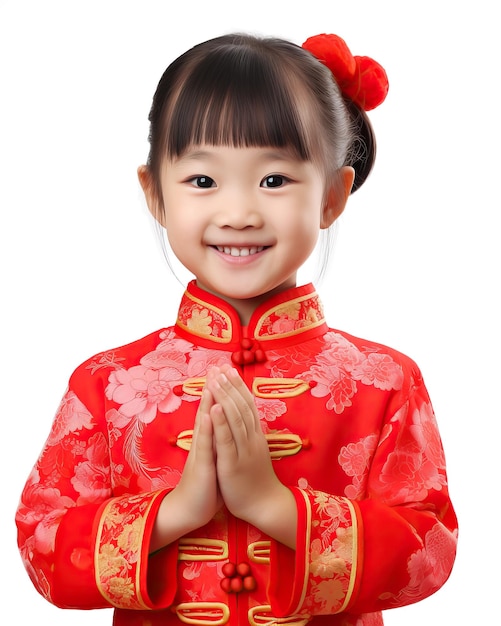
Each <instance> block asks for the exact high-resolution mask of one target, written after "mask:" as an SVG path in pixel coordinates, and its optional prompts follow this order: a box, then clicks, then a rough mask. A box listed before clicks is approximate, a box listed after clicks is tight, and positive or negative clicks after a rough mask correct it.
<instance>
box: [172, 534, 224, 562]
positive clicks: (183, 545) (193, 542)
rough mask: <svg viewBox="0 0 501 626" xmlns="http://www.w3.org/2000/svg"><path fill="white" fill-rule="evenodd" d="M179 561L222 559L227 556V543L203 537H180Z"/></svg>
mask: <svg viewBox="0 0 501 626" xmlns="http://www.w3.org/2000/svg"><path fill="white" fill-rule="evenodd" d="M178 547H179V554H178V560H179V561H223V560H225V559H227V558H228V543H227V542H226V541H221V540H219V539H206V538H204V537H200V538H197V537H181V539H179V541H178Z"/></svg>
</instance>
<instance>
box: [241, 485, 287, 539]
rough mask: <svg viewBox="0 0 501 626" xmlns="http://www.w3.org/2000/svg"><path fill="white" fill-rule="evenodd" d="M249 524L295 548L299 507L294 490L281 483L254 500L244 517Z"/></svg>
mask: <svg viewBox="0 0 501 626" xmlns="http://www.w3.org/2000/svg"><path fill="white" fill-rule="evenodd" d="M241 519H244V520H245V521H246V522H248V523H249V524H252V525H253V526H255V527H256V528H259V529H260V530H261V531H263V532H264V533H266V534H267V535H269V536H270V537H272V538H273V539H276V540H277V541H280V542H281V543H283V544H285V545H286V546H288V547H290V548H292V549H295V547H296V531H297V507H296V500H295V498H294V495H293V493H292V491H291V490H290V489H289V488H288V487H286V486H285V485H283V484H282V483H279V485H278V486H277V487H276V488H275V489H273V490H270V491H269V492H268V493H266V494H264V496H263V498H262V499H261V500H260V501H259V502H253V503H252V506H251V507H249V511H248V513H247V514H246V515H245V517H242V518H241Z"/></svg>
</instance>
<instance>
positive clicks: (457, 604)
mask: <svg viewBox="0 0 501 626" xmlns="http://www.w3.org/2000/svg"><path fill="white" fill-rule="evenodd" d="M495 7H496V3H495V2H492V1H491V0H476V1H475V2H472V1H471V0H468V1H467V2H466V1H462V0H450V1H444V0H431V1H430V0H421V1H419V2H417V1H414V2H412V1H408V2H399V1H398V0H395V1H394V2H391V1H384V0H378V1H374V0H358V1H357V2H349V1H348V0H345V1H344V2H338V1H336V0H331V1H330V2H321V1H315V0H308V1H305V2H295V1H292V0H286V1H284V2H281V1H279V0H275V1H274V2H270V1H269V0H264V1H263V0H253V1H252V2H249V3H241V2H238V1H237V0H233V1H224V0H223V1H219V2H218V1H217V0H212V1H211V2H208V1H205V2H201V1H199V0H189V1H186V2H179V3H175V2H167V1H164V2H160V1H154V0H141V1H139V0H138V1H136V2H130V1H124V0H122V1H116V2H114V1H108V2H107V1H106V0H101V1H95V0H86V1H85V2H74V1H70V0H66V1H59V2H57V1H54V0H43V1H41V2H38V1H37V0H32V1H23V0H7V1H6V0H3V1H2V0H0V85H1V87H0V177H1V179H0V219H1V224H0V238H1V239H0V254H1V298H2V305H1V309H0V310H1V316H2V318H1V324H0V331H1V333H2V336H1V338H0V345H1V356H2V360H1V368H2V371H1V373H0V381H1V385H2V388H1V398H2V410H1V424H2V426H1V433H2V438H1V442H2V454H1V463H2V467H1V472H0V476H1V479H2V487H3V489H2V501H1V518H0V523H1V533H0V541H1V542H2V543H1V546H0V554H1V557H2V561H1V567H0V575H1V589H2V596H3V598H4V601H3V605H4V607H5V609H9V612H12V613H13V615H15V616H16V617H15V621H16V622H17V623H23V624H29V623H32V624H35V623H50V624H53V625H54V626H56V625H57V624H68V623H71V624H73V625H77V624H93V625H98V624H111V613H110V611H109V610H105V611H94V612H93V613H92V614H89V613H88V612H78V611H76V612H68V611H63V610H60V609H57V608H55V607H53V606H51V605H49V604H48V603H47V602H45V601H44V600H43V599H42V598H41V597H40V596H39V595H38V594H37V593H36V592H35V590H34V588H33V587H32V585H31V583H30V582H29V580H28V577H27V575H26V573H25V572H24V569H23V567H22V564H21V560H20V557H19V555H18V553H17V549H16V539H15V530H14V522H13V517H14V512H15V508H16V506H17V501H18V498H19V494H20V492H21V489H22V486H23V484H24V481H25V479H26V478H27V475H28V473H29V471H30V469H31V466H32V464H33V463H34V461H35V458H36V456H37V455H38V453H39V451H40V449H41V446H42V444H43V442H44V440H45V437H46V435H47V434H48V429H49V426H50V423H51V420H52V417H53V415H54V412H55V409H56V407H57V405H58V403H59V400H60V397H61V396H62V393H63V391H64V389H65V386H66V382H67V379H68V377H69V375H70V373H71V371H72V370H73V369H74V368H75V367H76V366H77V365H78V364H79V363H80V362H81V361H83V360H84V359H85V358H87V357H88V356H91V355H92V354H94V353H96V352H99V351H101V350H104V349H107V348H111V347H115V346H117V345H122V344H124V343H127V342H129V341H132V340H134V339H137V338H139V337H141V336H143V335H145V334H147V333H148V332H150V331H153V330H156V329H157V328H160V327H162V326H164V325H167V324H170V323H172V321H173V320H174V315H175V312H176V310H177V304H178V300H179V297H180V295H181V287H180V285H179V284H178V283H177V282H176V280H175V279H174V278H173V276H172V274H171V273H170V270H169V269H168V268H167V266H166V264H165V262H164V260H163V257H162V254H161V251H160V247H159V245H158V243H157V240H156V236H155V233H154V230H153V228H152V224H151V221H150V219H149V217H148V215H147V211H146V208H145V205H144V203H143V201H142V198H141V195H140V190H139V186H138V183H137V179H136V167H137V166H138V165H139V164H140V163H143V162H144V161H145V159H146V156H147V151H148V145H147V140H146V138H147V133H148V123H147V114H148V110H149V106H150V103H151V97H152V95H153V91H154V89H155V87H156V83H157V82H158V79H159V78H160V75H161V73H162V72H163V70H164V68H165V67H166V65H167V64H168V63H169V62H170V61H171V60H173V59H174V58H175V57H176V56H178V55H179V54H180V53H181V52H184V50H185V49H187V48H188V47H190V46H191V45H193V44H195V43H198V42H199V41H203V40H205V39H209V38H211V37H213V36H217V35H220V34H223V33H226V32H229V31H233V30H237V31H250V32H253V33H257V34H270V35H277V36H282V37H285V38H288V39H291V40H293V41H295V42H296V43H302V42H303V41H304V40H305V39H306V38H307V37H308V36H310V35H313V34H318V33H321V32H334V33H337V34H339V35H341V36H342V37H343V38H344V39H345V40H346V41H347V43H348V45H349V46H350V48H351V50H352V52H353V53H354V54H361V55H369V56H373V57H374V58H375V59H377V60H378V61H379V62H380V63H382V64H383V65H384V66H385V67H386V69H387V72H388V74H389V77H390V82H391V87H390V93H389V96H388V98H387V100H386V102H385V103H384V105H383V106H382V107H380V109H378V110H375V111H374V112H372V113H371V119H372V121H373V123H374V126H375V129H376V134H377V137H378V148H379V156H378V159H377V162H376V168H375V170H374V172H373V173H372V175H371V177H370V179H369V181H368V182H367V183H366V185H365V186H364V188H363V189H362V190H360V191H359V192H358V193H357V194H355V195H354V196H353V198H352V199H351V200H350V204H349V206H348V209H347V211H346V213H345V215H344V216H343V217H342V219H341V220H340V224H339V227H338V231H337V238H336V242H335V246H336V247H335V252H334V255H333V258H332V262H331V269H330V272H329V275H328V277H327V279H325V280H324V281H323V282H322V283H320V284H319V285H317V286H318V287H319V289H320V292H321V294H322V297H323V300H324V304H325V305H326V309H327V313H328V318H329V322H330V324H331V325H333V326H335V327H337V328H342V329H344V330H347V331H349V332H351V333H352V334H358V335H361V336H364V337H368V338H370V339H374V340H376V341H380V342H383V343H387V344H389V345H392V346H393V347H396V348H398V349H400V350H401V351H403V352H406V353H408V354H409V355H410V356H412V357H413V358H414V359H415V360H416V361H417V362H418V364H419V365H420V367H421V369H422V371H423V374H424V377H425V380H426V382H427V386H428V389H429V391H430V394H431V396H432V400H433V403H434V406H435V410H436V413H437V417H438V420H439V425H440V428H441V433H442V438H443V440H444V445H445V450H446V456H447V461H448V472H449V478H450V488H451V493H452V497H453V500H454V503H455V506H456V509H457V513H458V516H459V521H460V543H459V552H458V558H457V562H456V566H455V569H454V571H453V574H452V576H451V578H450V580H449V581H448V583H447V584H446V585H445V587H443V589H442V590H440V591H439V592H438V593H437V594H435V596H433V597H431V598H430V599H427V600H425V601H423V602H421V603H419V604H417V605H414V606H411V607H407V608H403V609H396V610H393V611H390V612H388V613H387V614H386V623H387V624H388V625H390V626H391V625H397V624H398V625H401V624H407V625H409V626H412V625H418V624H422V623H423V622H425V623H426V624H429V626H436V625H439V624H457V623H461V624H463V623H465V624H469V623H470V624H471V623H479V624H487V623H489V624H493V623H495V622H496V620H497V619H498V617H499V610H498V607H497V596H498V595H499V589H498V587H499V580H500V579H499V561H500V556H501V553H500V549H499V533H498V532H497V530H498V528H497V526H498V524H497V523H496V518H495V513H494V507H495V506H497V504H496V503H498V502H499V464H498V463H497V462H496V461H497V457H499V445H498V441H499V439H498V433H499V426H498V424H499V418H500V411H499V404H498V393H497V392H498V389H499V377H500V366H499V363H500V359H499V352H500V347H501V346H500V340H499V321H498V320H499V319H500V309H499V302H498V300H499V273H500V272H499V270H500V254H499V244H498V239H499V237H498V230H499V212H500V208H501V206H500V201H499V186H498V185H497V183H498V180H499V169H500V159H499V145H500V132H499V64H500V60H501V59H500V56H501V55H500V49H499V43H498V42H499V33H498V27H497V24H498V20H497V18H496V17H495V15H494V10H495ZM311 272H312V270H310V269H308V270H307V272H306V274H305V277H304V280H310V279H311V278H314V276H313V275H310V274H311ZM181 278H182V280H185V278H184V277H183V276H181ZM496 616H498V617H496Z"/></svg>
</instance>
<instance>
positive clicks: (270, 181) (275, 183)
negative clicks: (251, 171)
mask: <svg viewBox="0 0 501 626" xmlns="http://www.w3.org/2000/svg"><path fill="white" fill-rule="evenodd" d="M284 182H285V178H284V177H283V176H279V175H278V174H273V175H271V176H267V177H266V178H264V179H263V182H262V183H261V185H262V186H263V187H269V188H274V187H281V186H282V185H283V184H284Z"/></svg>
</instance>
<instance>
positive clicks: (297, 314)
mask: <svg viewBox="0 0 501 626" xmlns="http://www.w3.org/2000/svg"><path fill="white" fill-rule="evenodd" d="M176 329H177V332H178V334H180V335H182V336H183V337H185V338H186V339H189V340H190V341H194V342H195V343H197V344H200V345H203V346H206V347H209V348H216V349H217V348H218V347H219V348H220V349H223V350H235V349H238V346H239V345H240V344H241V342H242V341H245V340H247V339H253V340H255V341H258V342H259V343H260V344H261V345H262V346H263V348H274V347H276V346H278V345H284V343H285V344H288V345H292V344H294V343H298V342H302V341H305V340H308V339H313V338H314V337H318V336H320V335H322V334H324V333H325V332H326V331H327V324H326V321H325V317H324V311H323V307H322V303H321V301H320V298H319V296H318V294H317V292H316V291H315V288H314V286H313V285H312V284H311V283H309V284H307V285H302V286H300V287H293V288H291V289H287V290H285V291H282V292H281V293H279V294H276V295H274V296H273V297H272V298H270V299H269V300H267V301H266V302H263V303H262V304H260V305H259V306H258V307H257V308H256V310H255V311H254V312H253V314H252V315H251V318H250V320H249V324H248V326H242V324H241V322H240V319H239V316H238V313H237V312H236V310H235V309H234V308H233V307H232V306H231V305H230V304H228V302H226V301H225V300H223V299H222V298H219V297H218V296H215V295H213V294H211V293H208V292H207V291H204V290H203V289H201V288H200V287H199V286H198V285H197V284H196V282H195V280H193V281H191V282H190V283H189V284H188V286H187V288H186V290H185V292H184V294H183V296H182V298H181V304H180V306H179V310H178V316H177V320H176ZM195 338H196V339H195Z"/></svg>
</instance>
